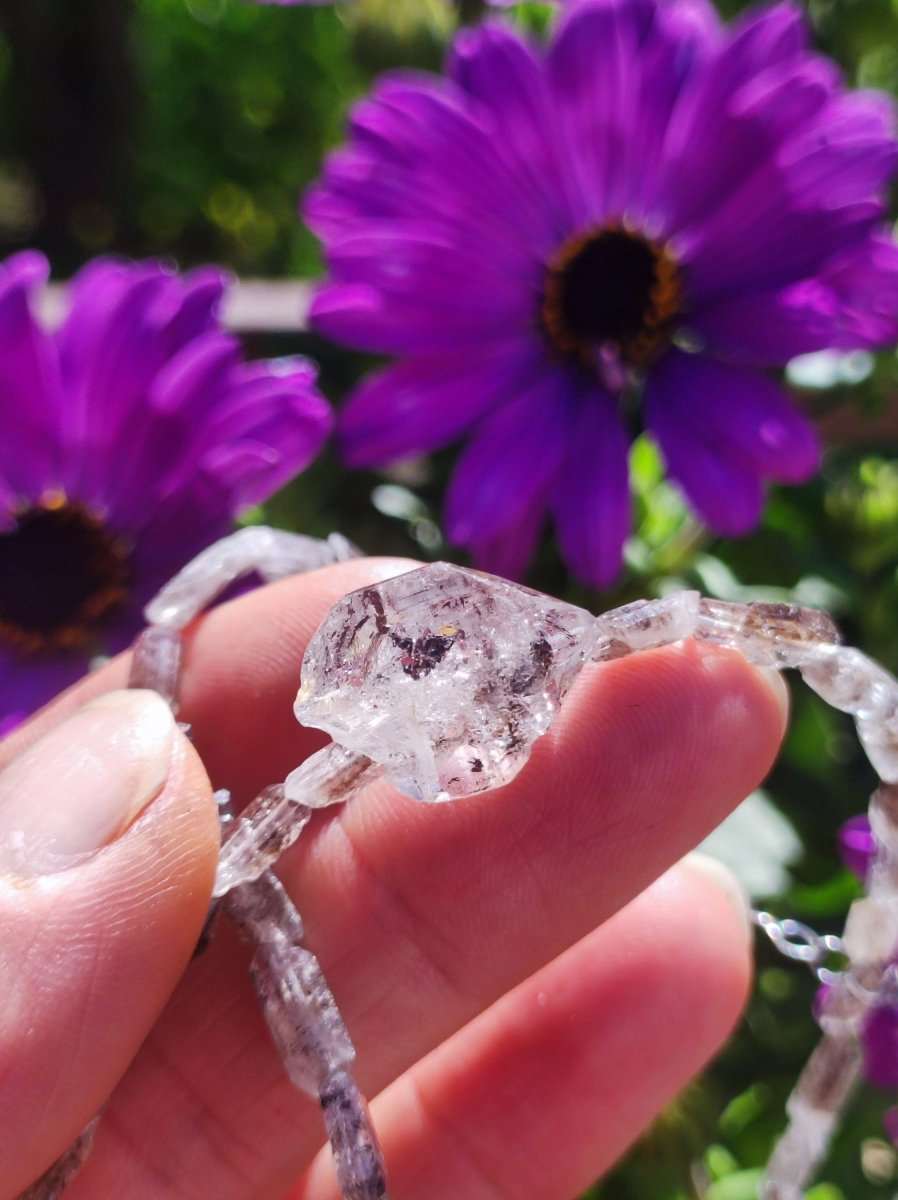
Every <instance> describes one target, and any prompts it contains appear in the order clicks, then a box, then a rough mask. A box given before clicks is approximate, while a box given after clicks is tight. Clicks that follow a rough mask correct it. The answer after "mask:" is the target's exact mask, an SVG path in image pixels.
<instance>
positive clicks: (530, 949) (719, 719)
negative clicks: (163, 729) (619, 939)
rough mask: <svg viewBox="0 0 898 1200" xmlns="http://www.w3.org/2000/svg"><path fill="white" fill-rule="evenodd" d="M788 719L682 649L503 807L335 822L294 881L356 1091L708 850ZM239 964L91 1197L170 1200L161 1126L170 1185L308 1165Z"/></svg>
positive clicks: (226, 1187)
mask: <svg viewBox="0 0 898 1200" xmlns="http://www.w3.org/2000/svg"><path fill="white" fill-rule="evenodd" d="M297 582H299V581H297ZM210 703H211V701H210ZM783 720H784V712H783V708H782V706H781V704H780V702H779V701H778V698H777V694H776V692H775V691H774V690H773V689H772V688H771V686H770V684H769V681H768V679H767V678H766V677H765V676H763V675H761V674H759V673H758V672H756V671H755V670H754V669H753V668H751V667H749V666H748V665H747V664H746V663H745V662H744V660H743V659H742V658H741V657H740V656H738V655H735V654H732V653H728V652H723V651H719V650H716V649H714V648H712V647H707V646H702V647H699V646H696V645H694V644H691V643H689V644H685V645H682V646H677V647H670V648H666V649H664V650H660V651H656V652H652V653H649V654H645V655H639V656H634V657H633V658H631V659H622V660H619V661H617V662H615V663H611V664H607V665H605V666H602V667H600V668H596V669H590V670H589V671H588V673H587V674H586V675H585V676H584V678H583V679H582V680H581V682H580V684H578V686H577V688H576V689H575V690H574V692H573V693H572V694H571V696H570V697H569V700H568V702H566V705H565V708H564V710H563V711H562V713H561V715H560V716H559V718H558V722H557V723H556V726H555V727H554V729H553V731H552V732H551V733H550V734H549V735H547V737H546V738H544V739H542V740H541V741H540V742H539V743H538V744H537V747H536V750H535V752H534V756H533V759H532V761H531V762H530V763H529V764H528V766H527V767H526V768H525V769H524V771H522V772H521V774H520V775H519V776H518V778H517V779H516V780H515V781H514V782H513V783H512V784H510V785H509V786H508V787H506V788H504V789H500V790H498V791H496V792H494V793H491V794H485V795H483V796H480V797H475V798H472V799H470V800H466V801H461V802H458V803H456V804H453V805H443V806H437V807H432V806H424V805H416V804H415V803H414V802H412V801H408V800H406V799H404V798H402V797H400V796H398V795H396V793H395V792H393V791H392V790H391V789H389V788H387V787H386V786H384V787H379V788H376V789H369V791H368V792H366V793H365V794H364V795H362V796H360V797H357V798H356V799H355V800H354V801H352V802H351V803H350V804H349V805H347V806H345V807H344V808H343V809H341V810H340V811H339V812H337V813H332V814H321V815H320V816H319V818H318V819H317V820H316V822H315V823H314V824H313V827H312V830H311V832H310V834H309V836H308V837H307V838H306V837H304V838H303V839H301V840H300V843H299V844H298V846H297V847H296V848H295V850H294V852H292V853H291V854H290V855H289V856H288V858H287V859H286V861H285V862H284V863H283V874H284V878H285V879H286V881H287V883H288V885H289V887H290V889H291V891H292V892H293V894H294V896H295V897H296V898H297V900H298V902H299V904H300V908H301V909H302V911H303V912H304V915H305V916H306V919H307V927H308V942H309V945H310V946H311V948H312V949H313V950H315V951H316V952H317V953H318V954H319V957H320V958H321V960H322V964H323V966H324V968H325V971H326V973H327V975H328V977H329V979H330V980H331V983H332V986H333V988H334V991H335V994H336V996H337V999H338V1002H339V1003H340V1005H341V1008H342V1009H343V1011H344V1013H345V1015H346V1018H347V1022H348V1025H349V1028H350V1030H351V1031H352V1033H353V1036H354V1038H355V1040H356V1044H357V1046H358V1049H359V1064H360V1074H361V1079H362V1082H363V1084H364V1085H365V1086H366V1087H368V1088H369V1090H375V1089H378V1088H381V1087H383V1086H384V1085H385V1084H386V1083H387V1082H389V1080H390V1079H392V1078H394V1077H395V1076H396V1075H397V1074H399V1073H401V1072H402V1071H404V1070H406V1069H407V1068H408V1066H409V1065H410V1064H411V1063H412V1062H414V1061H415V1060H416V1059H417V1058H418V1057H420V1056H421V1055H422V1054H425V1053H427V1052H428V1051H429V1050H431V1049H432V1048H433V1047H434V1046H435V1045H437V1044H439V1042H441V1041H442V1040H443V1039H445V1038H446V1037H448V1036H451V1034H452V1033H453V1032H454V1031H455V1030H456V1029H458V1028H459V1027H460V1026H461V1025H463V1024H465V1023H466V1022H467V1021H469V1020H471V1019H472V1018H473V1017H474V1016H475V1015H476V1014H477V1013H478V1012H480V1011H482V1010H483V1009H484V1008H485V1007H486V1006H488V1005H489V1004H491V1003H492V1002H493V1001H494V1000H495V999H496V998H497V997H498V996H500V995H501V994H503V993H504V992H506V991H508V990H509V989H510V988H513V987H515V986H516V985H517V984H518V983H520V981H521V980H522V979H524V978H526V977H527V976H529V975H530V974H531V973H532V972H533V971H535V970H537V969H539V967H540V966H541V965H543V964H544V963H545V962H546V961H548V960H550V959H552V958H554V957H555V956H556V955H557V954H559V953H561V952H562V951H563V950H564V949H565V948H566V947H567V946H569V945H570V944H571V943H572V942H574V941H576V940H577V939H578V938H580V937H582V936H584V934H585V933H586V932H587V931H588V930H589V929H591V928H593V927H594V926H595V924H596V923H597V922H599V921H601V920H603V919H605V918H606V917H608V916H609V915H610V914H611V913H612V912H613V911H614V910H615V909H616V908H617V907H619V906H620V905H622V904H624V903H626V901H627V900H628V899H630V898H631V897H632V895H633V894H634V893H635V892H636V891H638V890H639V889H640V888H641V887H643V886H645V884H646V883H647V882H649V880H650V879H651V878H653V877H654V876H655V875H657V874H658V873H659V872H661V871H663V870H664V869H665V868H666V867H667V866H669V865H670V863H671V862H672V861H673V860H675V859H676V858H677V857H679V856H680V855H681V854H682V853H684V852H685V851H686V850H687V849H688V848H689V847H690V846H691V845H693V844H695V842H697V841H698V840H699V839H700V838H701V837H702V836H703V835H704V833H705V832H706V831H707V829H708V828H710V827H711V826H712V825H713V824H714V823H716V821H717V820H719V819H720V817H721V816H722V815H723V814H724V813H725V811H726V810H727V809H728V808H729V807H731V806H732V805H733V804H734V803H736V802H737V801H738V800H739V799H740V798H741V797H742V796H743V795H744V794H746V792H747V791H749V790H751V788H752V787H754V786H755V785H756V784H757V782H758V780H759V779H760V777H761V776H762V775H763V773H764V771H765V770H766V768H767V766H768V765H769V763H770V761H771V759H772V757H773V754H774V753H775V749H776V745H777V742H778V739H779V737H780V735H781V732H782V726H783ZM245 965H246V964H245V956H243V955H241V953H240V951H239V949H238V948H236V947H233V946H230V945H229V943H228V939H227V937H224V938H220V939H219V942H218V944H217V945H216V946H215V947H213V950H212V951H211V952H210V954H209V955H208V956H207V958H206V960H205V961H204V962H202V963H198V964H195V966H194V967H193V968H192V969H191V971H190V972H189V973H188V979H187V980H185V985H184V987H182V988H181V989H179V993H178V996H177V997H176V1002H175V1003H174V1004H173V1005H172V1006H170V1008H169V1010H168V1011H167V1012H166V1014H165V1016H164V1018H163V1020H162V1021H161V1022H160V1024H159V1025H158V1026H157V1028H156V1029H155V1030H154V1032H153V1034H152V1036H151V1038H150V1039H149V1042H148V1044H147V1046H146V1047H145V1049H144V1051H143V1052H142V1054H141V1056H139V1058H138V1060H137V1062H136V1063H135V1070H134V1071H133V1072H131V1073H129V1076H128V1077H127V1078H126V1080H125V1081H123V1084H122V1087H121V1088H120V1089H119V1091H118V1094H117V1096H116V1099H115V1102H114V1106H113V1110H112V1112H113V1118H114V1120H113V1122H112V1126H111V1130H110V1131H109V1133H108V1134H107V1137H106V1139H105V1143H104V1142H103V1139H102V1138H101V1143H100V1147H99V1150H98V1161H97V1163H96V1164H95V1167H94V1174H93V1177H92V1178H93V1180H94V1183H93V1188H94V1190H93V1191H90V1190H87V1191H84V1192H83V1195H84V1196H92V1195H96V1196H102V1195H104V1190H103V1188H104V1186H105V1187H106V1188H107V1189H108V1187H109V1186H112V1183H111V1182H110V1181H112V1180H116V1181H119V1185H120V1181H121V1180H123V1179H124V1180H127V1184H128V1191H129V1195H130V1196H132V1197H133V1198H134V1200H141V1198H142V1197H144V1196H145V1197H147V1200H149V1197H153V1200H157V1198H158V1196H159V1195H161V1194H166V1193H163V1192H160V1189H159V1178H158V1175H154V1174H152V1173H148V1163H149V1162H151V1161H153V1148H152V1146H151V1145H147V1142H148V1140H149V1133H148V1129H149V1127H150V1126H151V1122H150V1121H149V1120H148V1111H152V1113H153V1121H152V1128H153V1131H154V1134H155V1136H157V1137H159V1138H160V1139H161V1140H164V1143H165V1147H166V1149H165V1158H164V1161H165V1169H166V1177H167V1178H170V1179H174V1180H179V1181H182V1183H181V1186H183V1181H184V1180H185V1179H186V1180H195V1181H200V1180H203V1181H205V1186H207V1187H209V1188H210V1189H212V1190H214V1193H215V1194H216V1195H218V1196H221V1197H231V1196H233V1197H244V1196H245V1197H253V1198H254V1200H257V1198H258V1197H260V1196H263V1195H268V1194H270V1195H272V1196H275V1195H278V1188H280V1189H283V1187H284V1186H286V1182H287V1181H288V1180H289V1179H290V1178H291V1177H292V1176H293V1175H295V1173H296V1171H297V1170H298V1169H299V1168H300V1166H301V1164H302V1162H303V1159H304V1158H305V1157H306V1156H308V1155H310V1154H311V1153H312V1152H313V1151H314V1149H315V1147H316V1146H317V1144H318V1143H319V1141H320V1136H321V1135H320V1129H319V1126H318V1124H317V1120H316V1115H315V1113H314V1111H310V1106H309V1104H308V1102H307V1101H305V1100H304V1099H303V1098H302V1097H298V1096H296V1095H295V1094H293V1093H292V1092H291V1090H290V1088H289V1085H288V1084H287V1082H286V1080H285V1079H284V1078H283V1075H282V1073H281V1071H280V1066H279V1064H278V1062H277V1060H276V1057H275V1055H274V1052H273V1050H272V1048H271V1045H270V1042H269V1040H268V1037H267V1033H266V1031H265V1029H264V1026H263V1025H262V1022H261V1020H260V1018H259V1016H258V1013H257V1012H256V1009H255V1005H254V1002H253V999H252V995H251V992H250V990H249V987H248V985H247V984H246V982H245V977H244V975H243V972H244V971H245ZM185 1081H186V1083H185ZM166 1094H167V1095H168V1096H169V1100H168V1103H167V1105H166V1107H165V1109H164V1112H163V1114H162V1116H161V1117H160V1115H159V1111H160V1110H159V1104H160V1097H161V1096H163V1095H166ZM223 1147H224V1148H225V1152H223ZM157 1159H158V1155H157ZM88 1178H89V1177H88ZM87 1186H88V1180H87V1179H86V1180H85V1187H87ZM78 1194H81V1193H78ZM171 1194H172V1195H177V1194H179V1193H178V1192H172V1193H171Z"/></svg>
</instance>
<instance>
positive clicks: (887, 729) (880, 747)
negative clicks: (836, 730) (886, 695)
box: [855, 711, 898, 783]
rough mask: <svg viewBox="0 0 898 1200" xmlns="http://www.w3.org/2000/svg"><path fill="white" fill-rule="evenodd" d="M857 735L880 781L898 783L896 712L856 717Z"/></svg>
mask: <svg viewBox="0 0 898 1200" xmlns="http://www.w3.org/2000/svg"><path fill="white" fill-rule="evenodd" d="M855 724H856V725H857V735H858V737H859V738H860V742H861V745H862V746H863V747H864V750H865V751H866V752H867V758H869V760H870V763H871V764H872V766H873V769H874V771H875V772H876V774H877V775H878V776H879V778H880V779H883V780H885V782H886V783H898V711H896V712H892V713H890V714H889V715H883V716H875V717H857V718H856V720H855Z"/></svg>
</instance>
